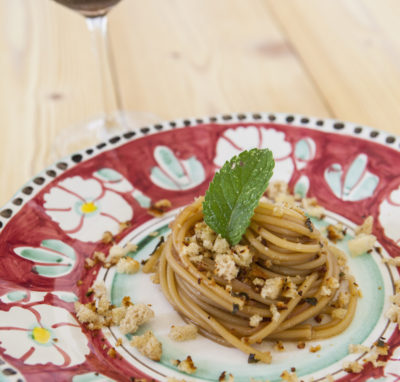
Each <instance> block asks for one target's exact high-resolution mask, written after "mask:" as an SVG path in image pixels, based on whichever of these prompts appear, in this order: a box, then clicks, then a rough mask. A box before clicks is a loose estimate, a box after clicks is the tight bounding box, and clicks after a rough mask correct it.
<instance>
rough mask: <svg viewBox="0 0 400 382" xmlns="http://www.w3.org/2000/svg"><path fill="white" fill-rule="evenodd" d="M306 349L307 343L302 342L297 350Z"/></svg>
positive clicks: (298, 344)
mask: <svg viewBox="0 0 400 382" xmlns="http://www.w3.org/2000/svg"><path fill="white" fill-rule="evenodd" d="M305 347H306V343H305V342H304V341H300V342H298V343H297V349H304V348H305Z"/></svg>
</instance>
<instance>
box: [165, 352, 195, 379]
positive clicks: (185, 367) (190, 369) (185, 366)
mask: <svg viewBox="0 0 400 382" xmlns="http://www.w3.org/2000/svg"><path fill="white" fill-rule="evenodd" d="M171 363H172V364H173V365H174V366H177V367H178V370H180V371H182V372H184V373H187V374H193V373H195V372H196V370H197V367H196V366H195V364H194V363H193V360H192V357H191V356H190V355H188V356H187V357H186V359H185V360H183V361H179V360H178V359H176V360H172V361H171Z"/></svg>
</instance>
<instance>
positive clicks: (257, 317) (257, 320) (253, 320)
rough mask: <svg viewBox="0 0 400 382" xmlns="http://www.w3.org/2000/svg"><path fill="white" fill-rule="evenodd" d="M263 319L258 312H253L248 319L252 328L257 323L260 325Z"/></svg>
mask: <svg viewBox="0 0 400 382" xmlns="http://www.w3.org/2000/svg"><path fill="white" fill-rule="evenodd" d="M262 320H263V318H262V317H261V316H260V315H259V314H253V315H252V316H251V317H250V320H249V325H250V326H251V327H253V328H256V327H257V326H258V325H260V322H261V321H262Z"/></svg>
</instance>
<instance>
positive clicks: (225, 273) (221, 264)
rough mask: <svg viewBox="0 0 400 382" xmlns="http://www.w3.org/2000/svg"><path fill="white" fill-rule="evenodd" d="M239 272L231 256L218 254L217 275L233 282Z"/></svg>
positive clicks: (216, 262)
mask: <svg viewBox="0 0 400 382" xmlns="http://www.w3.org/2000/svg"><path fill="white" fill-rule="evenodd" d="M238 272H239V268H238V267H236V264H235V262H234V261H233V259H232V257H231V256H229V255H221V254H218V255H217V256H215V273H216V274H217V276H219V277H223V278H224V279H226V280H227V281H231V280H233V279H234V278H235V277H236V276H237V274H238Z"/></svg>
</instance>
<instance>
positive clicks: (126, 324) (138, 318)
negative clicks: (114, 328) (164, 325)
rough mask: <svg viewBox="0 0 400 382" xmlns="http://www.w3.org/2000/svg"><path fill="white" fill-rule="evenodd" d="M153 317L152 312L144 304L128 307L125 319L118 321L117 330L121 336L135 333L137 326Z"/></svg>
mask: <svg viewBox="0 0 400 382" xmlns="http://www.w3.org/2000/svg"><path fill="white" fill-rule="evenodd" d="M153 317H154V312H153V310H152V309H150V308H149V307H148V306H147V305H145V304H136V305H132V306H130V307H129V308H128V309H127V311H126V314H125V317H124V318H123V319H122V320H121V321H120V324H119V329H120V330H121V333H122V334H128V333H135V332H136V331H137V330H138V328H139V326H140V325H142V324H144V323H145V322H147V321H149V320H150V319H151V318H153Z"/></svg>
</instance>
